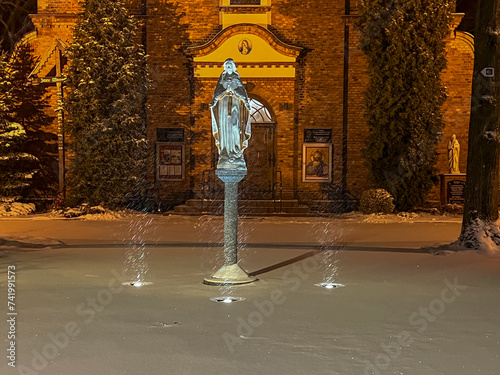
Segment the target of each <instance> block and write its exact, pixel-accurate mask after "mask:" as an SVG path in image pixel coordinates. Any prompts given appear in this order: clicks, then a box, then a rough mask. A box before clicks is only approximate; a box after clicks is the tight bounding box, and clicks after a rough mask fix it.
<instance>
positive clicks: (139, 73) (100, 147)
mask: <svg viewBox="0 0 500 375" xmlns="http://www.w3.org/2000/svg"><path fill="white" fill-rule="evenodd" d="M82 5H83V12H82V13H81V14H80V16H79V19H78V21H77V23H76V26H75V29H74V42H73V43H72V45H71V46H70V48H69V55H70V56H69V57H70V64H69V69H68V71H67V75H68V79H67V85H68V87H69V94H68V96H67V98H66V101H65V109H66V111H67V114H68V121H67V130H68V133H69V136H70V142H71V148H72V150H73V153H74V160H72V161H71V167H70V173H69V179H68V188H69V195H70V197H71V198H73V199H74V201H86V202H88V203H90V204H100V203H104V204H106V205H107V206H108V207H121V206H124V205H126V204H127V202H128V201H129V200H130V199H131V198H132V197H133V195H134V194H137V193H138V191H139V190H140V189H141V188H142V187H143V183H144V173H145V160H146V149H147V145H146V113H145V96H146V89H147V74H146V57H145V54H144V51H143V48H142V47H141V46H140V45H138V43H137V39H138V37H137V26H136V21H135V20H134V19H133V18H132V17H131V16H130V15H129V13H128V11H127V9H126V8H125V6H124V3H123V1H122V0H118V1H117V0H86V1H85V2H84V3H83V4H82ZM75 203H76V202H75Z"/></svg>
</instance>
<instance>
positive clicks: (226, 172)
mask: <svg viewBox="0 0 500 375" xmlns="http://www.w3.org/2000/svg"><path fill="white" fill-rule="evenodd" d="M210 110H211V113H212V134H213V136H214V138H215V145H216V146H217V149H218V151H219V160H218V163H217V169H216V171H215V173H216V174H217V176H218V177H219V178H220V179H221V180H222V181H223V182H224V266H222V267H221V268H220V269H219V270H218V271H217V272H215V273H214V274H213V275H212V276H210V277H207V278H205V279H204V280H203V282H204V283H205V284H208V285H238V284H247V283H251V282H253V281H256V280H257V279H256V278H255V277H253V276H249V275H248V274H247V273H246V272H245V271H244V270H243V269H242V268H241V267H240V266H239V265H238V183H239V182H240V181H241V180H242V179H243V178H244V177H245V176H246V174H247V167H246V163H245V159H244V157H243V151H244V150H245V149H246V148H247V147H248V140H249V139H250V135H251V125H250V103H249V101H248V95H247V92H246V89H245V86H243V82H242V81H241V78H240V75H239V74H238V71H237V70H236V65H235V63H234V61H233V59H227V60H226V61H225V62H224V71H223V72H222V74H221V75H220V77H219V80H218V82H217V85H216V86H215V90H214V95H213V98H212V101H211V103H210Z"/></svg>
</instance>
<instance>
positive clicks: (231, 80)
mask: <svg viewBox="0 0 500 375" xmlns="http://www.w3.org/2000/svg"><path fill="white" fill-rule="evenodd" d="M210 109H211V112H212V134H213V136H214V138H215V145H216V146H217V149H218V150H219V162H218V164H217V169H244V170H246V164H245V159H244V157H243V151H244V150H245V149H246V148H247V147H248V140H249V139H250V135H251V125H250V103H249V101H248V95H247V91H246V89H245V86H243V82H241V78H240V75H239V74H238V71H237V70H236V65H235V63H234V61H233V59H227V60H226V61H225V62H224V72H222V74H221V75H220V77H219V81H218V82H217V86H215V90H214V95H213V98H212V101H211V103H210Z"/></svg>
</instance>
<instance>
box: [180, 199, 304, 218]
mask: <svg viewBox="0 0 500 375" xmlns="http://www.w3.org/2000/svg"><path fill="white" fill-rule="evenodd" d="M174 213H176V214H180V215H202V214H210V215H223V214H224V201H223V200H218V199H217V200H216V199H189V200H188V201H186V203H185V204H183V205H180V206H176V207H175V208H174ZM238 214H239V215H257V216H259V215H283V216H286V215H289V216H306V215H308V214H309V207H308V206H305V205H302V204H300V203H299V201H298V200H296V199H288V200H283V201H279V200H276V201H274V200H240V201H238Z"/></svg>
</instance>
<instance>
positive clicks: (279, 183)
mask: <svg viewBox="0 0 500 375" xmlns="http://www.w3.org/2000/svg"><path fill="white" fill-rule="evenodd" d="M275 173H276V174H277V175H278V176H279V177H278V178H277V179H276V182H275V183H274V186H273V210H274V212H283V173H281V171H276V172H275ZM278 191H279V197H280V199H279V211H276V201H277V199H276V197H277V195H278V194H277V192H278Z"/></svg>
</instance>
